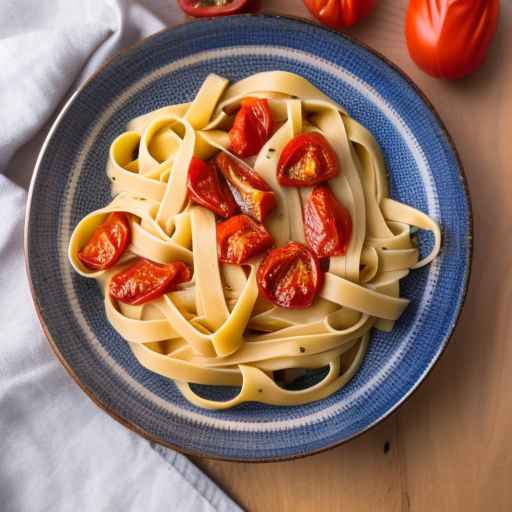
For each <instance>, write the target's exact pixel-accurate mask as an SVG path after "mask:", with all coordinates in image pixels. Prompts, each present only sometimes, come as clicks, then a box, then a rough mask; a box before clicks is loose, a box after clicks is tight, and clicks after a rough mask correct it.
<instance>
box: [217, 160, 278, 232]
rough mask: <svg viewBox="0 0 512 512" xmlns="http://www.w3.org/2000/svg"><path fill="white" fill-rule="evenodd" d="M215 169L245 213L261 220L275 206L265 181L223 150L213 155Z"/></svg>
mask: <svg viewBox="0 0 512 512" xmlns="http://www.w3.org/2000/svg"><path fill="white" fill-rule="evenodd" d="M214 162H215V165H216V167H217V169H218V170H219V171H220V172H221V173H222V174H223V175H224V177H225V178H226V180H227V182H228V186H229V188H230V189H231V192H232V193H233V197H234V198H235V201H236V203H237V204H238V206H239V207H240V209H241V210H242V212H244V213H245V214H247V215H250V216H251V217H253V218H255V219H256V220H257V221H259V222H263V221H264V220H265V217H267V215H268V214H269V213H270V212H271V211H272V210H273V209H274V208H275V206H276V204H277V203H276V197H275V194H274V192H272V189H271V188H270V187H269V186H268V185H267V182H266V181H265V180H264V179H263V178H261V177H260V176H258V175H257V174H256V173H255V172H254V171H253V170H252V169H251V168H250V167H249V166H247V165H245V164H244V163H242V162H240V161H238V160H235V159H234V158H232V157H230V156H229V155H227V154H226V153H224V152H223V151H221V152H220V153H218V154H217V156H216V157H215V160H214Z"/></svg>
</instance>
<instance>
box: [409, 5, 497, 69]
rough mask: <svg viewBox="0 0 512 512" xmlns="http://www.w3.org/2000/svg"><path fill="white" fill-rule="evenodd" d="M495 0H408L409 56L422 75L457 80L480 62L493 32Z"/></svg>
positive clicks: (495, 17) (495, 13)
mask: <svg viewBox="0 0 512 512" xmlns="http://www.w3.org/2000/svg"><path fill="white" fill-rule="evenodd" d="M499 10H500V2H499V0H410V2H409V8H408V9H407V16H406V23H405V35H406V39H407V47H408V49H409V54H410V56H411V58H412V59H413V60H414V62H415V63H416V64H417V65H418V66H419V67H420V68H421V69H422V70H423V71H425V72H426V73H428V74H429V75H432V76H434V77H437V78H445V79H457V78H462V77H464V76H467V75H469V74H470V73H472V72H473V71H475V70H476V69H477V68H478V67H479V66H480V65H481V64H482V62H483V61H484V59H485V57H486V55H487V51H488V49H489V46H490V44H491V42H492V39H493V37H494V34H495V33H496V26H497V22H498V16H499Z"/></svg>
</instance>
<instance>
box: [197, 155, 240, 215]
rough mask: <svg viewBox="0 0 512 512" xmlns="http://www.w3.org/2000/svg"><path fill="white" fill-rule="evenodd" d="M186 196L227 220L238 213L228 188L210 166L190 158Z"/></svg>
mask: <svg viewBox="0 0 512 512" xmlns="http://www.w3.org/2000/svg"><path fill="white" fill-rule="evenodd" d="M187 185H188V195H189V197H190V199H192V200H193V201H195V202H196V203H198V204H200V205H201V206H204V207H205V208H208V209H209V210H211V211H212V212H214V213H216V214H217V215H219V216H221V217H224V218H228V217H231V215H234V214H235V213H236V212H237V211H238V206H237V205H236V203H235V200H234V199H233V196H232V194H231V192H230V191H229V187H228V186H227V184H226V181H225V180H224V178H223V177H222V176H220V175H219V173H218V172H217V170H216V169H214V168H213V167H212V166H211V165H208V164H207V163H205V162H203V161H202V160H199V158H196V157H195V156H193V157H192V161H191V162H190V167H189V169H188V183H187Z"/></svg>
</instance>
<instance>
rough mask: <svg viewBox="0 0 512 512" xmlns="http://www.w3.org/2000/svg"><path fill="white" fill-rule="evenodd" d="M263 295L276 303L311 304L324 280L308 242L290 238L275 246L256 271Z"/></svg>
mask: <svg viewBox="0 0 512 512" xmlns="http://www.w3.org/2000/svg"><path fill="white" fill-rule="evenodd" d="M256 278H257V281H258V287H259V289H260V291H261V292H262V293H263V295H264V296H265V297H266V298H267V299H268V300H269V301H270V302H272V304H275V305H276V306H280V307H282V308H290V309H302V308H307V307H309V306H311V304H312V303H313V301H314V300H315V297H316V295H317V293H318V290H319V289H320V288H321V286H322V284H323V281H324V274H323V272H322V270H321V269H320V263H319V261H318V258H317V257H316V256H315V255H314V253H313V252H312V251H311V250H310V249H308V248H307V247H306V246H305V245H302V244H299V243H297V242H288V244H287V245H285V246H284V247H279V248H278V249H273V250H272V251H270V252H269V253H268V254H267V256H265V259H264V260H263V261H262V262H261V265H260V266H259V268H258V273H257V274H256Z"/></svg>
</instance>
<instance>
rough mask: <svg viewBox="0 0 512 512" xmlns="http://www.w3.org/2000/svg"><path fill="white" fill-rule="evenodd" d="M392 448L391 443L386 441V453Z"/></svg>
mask: <svg viewBox="0 0 512 512" xmlns="http://www.w3.org/2000/svg"><path fill="white" fill-rule="evenodd" d="M390 448H391V445H390V444H389V441H386V442H385V443H384V453H388V452H389V450H390Z"/></svg>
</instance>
